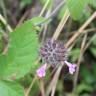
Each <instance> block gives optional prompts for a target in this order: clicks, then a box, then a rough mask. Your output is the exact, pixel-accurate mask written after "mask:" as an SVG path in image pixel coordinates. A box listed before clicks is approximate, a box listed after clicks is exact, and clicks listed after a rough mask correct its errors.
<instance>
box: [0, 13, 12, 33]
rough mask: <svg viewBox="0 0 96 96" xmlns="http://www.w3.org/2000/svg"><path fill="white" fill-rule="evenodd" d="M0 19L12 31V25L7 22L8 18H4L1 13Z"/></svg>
mask: <svg viewBox="0 0 96 96" xmlns="http://www.w3.org/2000/svg"><path fill="white" fill-rule="evenodd" d="M0 21H1V22H2V23H3V24H4V25H5V26H6V28H7V29H8V31H9V32H12V28H11V26H10V25H9V24H8V23H7V22H6V20H5V19H4V17H3V16H2V15H1V14H0Z"/></svg>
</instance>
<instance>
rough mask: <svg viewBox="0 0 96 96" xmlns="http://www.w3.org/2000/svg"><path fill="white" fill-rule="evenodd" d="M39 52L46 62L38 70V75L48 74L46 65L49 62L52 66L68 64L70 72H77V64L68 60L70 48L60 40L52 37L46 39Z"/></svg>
mask: <svg viewBox="0 0 96 96" xmlns="http://www.w3.org/2000/svg"><path fill="white" fill-rule="evenodd" d="M39 54H40V56H41V59H42V61H43V62H44V63H45V64H44V65H43V66H41V67H40V68H39V69H38V70H37V75H38V77H40V78H42V77H44V76H45V75H46V67H47V65H49V64H50V65H51V66H52V67H56V66H58V65H60V64H66V65H67V66H68V67H69V73H70V74H73V73H74V72H75V68H76V64H71V63H69V62H68V61H67V55H68V50H67V48H66V47H65V46H64V44H63V43H62V42H60V41H57V40H52V39H48V40H46V42H45V43H44V45H43V46H41V48H40V50H39ZM62 62H63V63H62Z"/></svg>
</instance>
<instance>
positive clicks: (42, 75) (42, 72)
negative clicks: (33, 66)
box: [36, 64, 47, 78]
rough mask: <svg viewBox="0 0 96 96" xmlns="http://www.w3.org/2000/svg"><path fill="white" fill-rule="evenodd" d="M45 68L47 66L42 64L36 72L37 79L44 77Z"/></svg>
mask: <svg viewBox="0 0 96 96" xmlns="http://www.w3.org/2000/svg"><path fill="white" fill-rule="evenodd" d="M46 67H47V64H44V65H43V66H41V67H40V68H39V69H38V70H37V71H36V73H37V76H38V77H40V78H42V77H44V76H45V75H46Z"/></svg>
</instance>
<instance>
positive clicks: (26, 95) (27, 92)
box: [25, 76, 37, 96]
mask: <svg viewBox="0 0 96 96" xmlns="http://www.w3.org/2000/svg"><path fill="white" fill-rule="evenodd" d="M36 79H37V76H35V77H34V78H33V80H32V82H31V84H30V86H29V88H28V89H27V91H26V93H25V96H29V93H30V91H31V89H32V86H33V84H34V82H35V81H36Z"/></svg>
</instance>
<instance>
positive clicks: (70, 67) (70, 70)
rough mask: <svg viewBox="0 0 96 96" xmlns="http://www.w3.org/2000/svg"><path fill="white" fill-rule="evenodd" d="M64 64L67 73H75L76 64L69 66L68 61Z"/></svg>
mask: <svg viewBox="0 0 96 96" xmlns="http://www.w3.org/2000/svg"><path fill="white" fill-rule="evenodd" d="M64 62H65V64H66V65H67V66H68V67H69V73H70V74H73V73H74V72H75V68H76V66H77V65H76V64H71V63H69V62H68V61H64Z"/></svg>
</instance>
